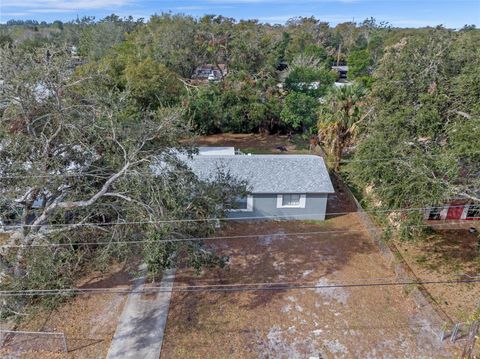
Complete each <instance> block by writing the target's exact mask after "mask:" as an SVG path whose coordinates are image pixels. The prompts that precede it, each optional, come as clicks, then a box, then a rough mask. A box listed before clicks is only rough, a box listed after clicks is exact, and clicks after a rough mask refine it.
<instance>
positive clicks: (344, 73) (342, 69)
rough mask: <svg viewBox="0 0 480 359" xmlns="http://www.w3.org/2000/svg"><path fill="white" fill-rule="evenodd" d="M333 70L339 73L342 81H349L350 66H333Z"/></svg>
mask: <svg viewBox="0 0 480 359" xmlns="http://www.w3.org/2000/svg"><path fill="white" fill-rule="evenodd" d="M332 70H333V71H336V72H337V73H338V78H339V79H340V80H346V79H347V73H348V66H332Z"/></svg>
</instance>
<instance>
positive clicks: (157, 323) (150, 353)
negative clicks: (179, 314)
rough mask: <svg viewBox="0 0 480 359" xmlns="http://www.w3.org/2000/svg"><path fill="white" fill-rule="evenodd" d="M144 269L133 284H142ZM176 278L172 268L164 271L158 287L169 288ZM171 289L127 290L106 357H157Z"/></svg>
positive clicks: (139, 287) (126, 358)
mask: <svg viewBox="0 0 480 359" xmlns="http://www.w3.org/2000/svg"><path fill="white" fill-rule="evenodd" d="M145 272H146V270H145V268H142V272H141V275H140V277H139V278H137V279H136V280H135V284H134V286H133V288H134V289H136V290H141V289H143V288H144V287H145V278H146V274H145ZM174 280H175V270H167V271H166V272H165V273H164V275H163V278H162V281H161V282H160V285H159V286H160V287H162V288H170V289H171V287H172V285H173V281H174ZM170 297H171V291H162V292H159V293H157V294H155V295H151V296H147V295H145V294H141V293H130V294H129V296H128V300H127V303H126V304H125V307H124V309H123V313H122V316H121V318H120V320H119V322H118V326H117V330H116V331H115V335H114V337H113V339H112V344H111V346H110V349H109V351H108V354H107V359H136V358H142V359H158V357H159V356H160V351H161V348H162V342H163V335H164V330H165V325H166V322H167V315H168V308H169V305H170Z"/></svg>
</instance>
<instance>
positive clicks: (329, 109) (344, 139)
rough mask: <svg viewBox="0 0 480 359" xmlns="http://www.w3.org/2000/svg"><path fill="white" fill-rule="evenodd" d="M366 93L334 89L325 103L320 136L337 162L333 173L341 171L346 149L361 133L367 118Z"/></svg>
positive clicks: (352, 88) (351, 88)
mask: <svg viewBox="0 0 480 359" xmlns="http://www.w3.org/2000/svg"><path fill="white" fill-rule="evenodd" d="M365 95H366V91H365V89H364V88H363V87H362V86H360V85H352V86H348V85H345V86H342V87H335V88H334V89H333V90H332V91H331V92H330V93H329V94H328V95H327V96H326V97H325V99H324V105H323V106H321V109H320V113H319V119H318V129H319V130H318V133H319V137H320V139H321V141H322V142H323V143H324V144H325V145H326V149H327V152H330V154H331V155H332V157H333V158H334V170H335V171H336V172H338V171H339V169H340V161H341V159H342V152H343V149H344V148H345V147H346V146H348V145H349V144H350V143H351V142H352V141H353V140H354V139H355V136H356V134H357V132H358V124H359V123H360V122H361V121H363V120H364V119H365V117H367V115H368V114H369V112H367V113H364V106H363V105H364V103H363V101H364V99H365Z"/></svg>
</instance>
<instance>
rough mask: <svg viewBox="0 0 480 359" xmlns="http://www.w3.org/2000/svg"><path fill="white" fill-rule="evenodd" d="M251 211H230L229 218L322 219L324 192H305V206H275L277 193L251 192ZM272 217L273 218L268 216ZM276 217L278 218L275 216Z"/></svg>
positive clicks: (324, 203) (323, 214) (325, 195)
mask: <svg viewBox="0 0 480 359" xmlns="http://www.w3.org/2000/svg"><path fill="white" fill-rule="evenodd" d="M252 196H253V211H251V212H245V211H241V212H240V211H239V212H230V213H229V217H230V218H241V219H249V218H252V219H262V218H263V217H266V218H265V219H272V220H274V219H278V220H294V219H299V220H324V219H325V213H326V211H327V196H328V194H326V193H307V195H306V201H305V208H277V194H276V193H272V194H253V195H252ZM268 217H274V218H268ZM275 217H278V218H275Z"/></svg>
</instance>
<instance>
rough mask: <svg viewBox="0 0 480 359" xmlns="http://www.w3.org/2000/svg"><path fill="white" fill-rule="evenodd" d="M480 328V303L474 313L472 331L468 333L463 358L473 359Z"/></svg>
mask: <svg viewBox="0 0 480 359" xmlns="http://www.w3.org/2000/svg"><path fill="white" fill-rule="evenodd" d="M479 328H480V304H479V305H478V306H477V309H476V310H475V312H474V313H473V315H472V323H471V325H470V331H469V333H468V338H467V342H466V343H465V348H464V349H463V353H462V359H472V358H473V349H474V348H475V342H476V340H477V337H478V330H479Z"/></svg>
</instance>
